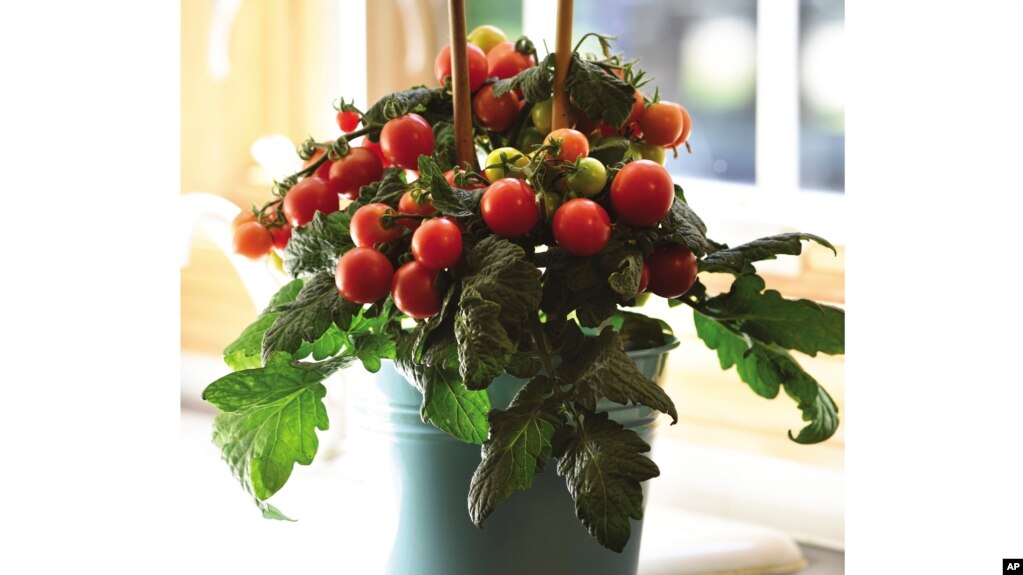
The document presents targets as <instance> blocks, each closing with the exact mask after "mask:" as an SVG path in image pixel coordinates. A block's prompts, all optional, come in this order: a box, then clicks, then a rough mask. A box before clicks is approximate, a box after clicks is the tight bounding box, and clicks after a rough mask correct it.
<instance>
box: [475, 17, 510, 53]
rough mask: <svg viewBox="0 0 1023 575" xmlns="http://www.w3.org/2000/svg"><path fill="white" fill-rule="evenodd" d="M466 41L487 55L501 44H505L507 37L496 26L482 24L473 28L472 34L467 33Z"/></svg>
mask: <svg viewBox="0 0 1023 575" xmlns="http://www.w3.org/2000/svg"><path fill="white" fill-rule="evenodd" d="M466 40H468V41H469V42H472V43H473V44H475V45H477V46H479V48H480V50H483V52H484V53H487V52H490V51H491V50H492V49H493V48H494V46H497V45H498V44H500V43H501V42H507V41H508V36H506V35H505V33H504V30H501V29H500V28H498V27H497V26H491V25H490V24H483V25H482V26H477V27H475V28H473V29H472V32H469V35H468V36H467V37H466Z"/></svg>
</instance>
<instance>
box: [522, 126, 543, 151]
mask: <svg viewBox="0 0 1023 575" xmlns="http://www.w3.org/2000/svg"><path fill="white" fill-rule="evenodd" d="M515 144H516V145H517V146H518V147H519V149H520V150H526V152H531V151H533V148H535V147H537V146H539V145H541V144H543V134H541V133H540V130H537V129H536V128H532V127H527V128H522V132H520V133H519V140H518V141H517V142H515Z"/></svg>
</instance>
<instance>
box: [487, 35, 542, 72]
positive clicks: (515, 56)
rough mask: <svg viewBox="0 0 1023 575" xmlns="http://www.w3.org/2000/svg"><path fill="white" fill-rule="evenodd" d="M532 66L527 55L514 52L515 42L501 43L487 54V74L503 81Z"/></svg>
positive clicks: (531, 61)
mask: <svg viewBox="0 0 1023 575" xmlns="http://www.w3.org/2000/svg"><path fill="white" fill-rule="evenodd" d="M533 65H534V63H533V59H532V58H530V57H529V56H528V55H527V54H523V53H522V52H519V51H517V50H515V42H501V43H500V44H498V45H496V46H494V47H493V48H491V49H490V51H489V52H487V74H488V75H490V76H497V77H498V79H501V80H504V79H505V78H511V77H512V76H514V75H516V74H518V73H519V72H521V71H523V70H525V69H526V68H530V67H532V66H533Z"/></svg>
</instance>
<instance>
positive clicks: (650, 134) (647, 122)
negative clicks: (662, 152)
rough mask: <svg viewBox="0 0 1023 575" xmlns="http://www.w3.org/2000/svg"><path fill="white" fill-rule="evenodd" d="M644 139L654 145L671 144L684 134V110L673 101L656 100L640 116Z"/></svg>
mask: <svg viewBox="0 0 1023 575" xmlns="http://www.w3.org/2000/svg"><path fill="white" fill-rule="evenodd" d="M638 121H639V127H640V129H641V130H642V131H643V139H644V140H646V141H647V142H649V143H650V144H653V145H654V146H670V145H672V144H673V143H674V142H675V140H677V139H678V137H679V136H680V135H682V125H683V119H682V112H681V111H680V110H679V108H678V106H677V105H675V104H673V103H671V102H656V103H654V104H650V105H649V106H647V108H646V110H644V111H643V113H642V114H641V115H640V116H639V120H638Z"/></svg>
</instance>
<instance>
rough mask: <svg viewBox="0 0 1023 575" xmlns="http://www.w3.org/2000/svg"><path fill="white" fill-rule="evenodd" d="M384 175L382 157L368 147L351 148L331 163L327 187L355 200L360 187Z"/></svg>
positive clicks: (343, 196)
mask: <svg viewBox="0 0 1023 575" xmlns="http://www.w3.org/2000/svg"><path fill="white" fill-rule="evenodd" d="M382 177H384V166H383V164H381V163H380V158H378V157H377V156H376V154H374V153H373V152H371V151H369V150H367V149H366V148H349V149H348V154H346V155H345V156H343V157H342V158H340V159H339V160H337V161H335V162H333V163H332V164H331V165H330V172H329V177H328V179H327V187H328V188H329V189H330V191H331V192H333V193H335V194H337V195H339V196H341V197H342V198H345V199H349V200H354V199H357V198H358V197H359V188H361V187H362V186H368V185H369V184H372V183H373V182H375V181H377V180H379V179H380V178H382Z"/></svg>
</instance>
